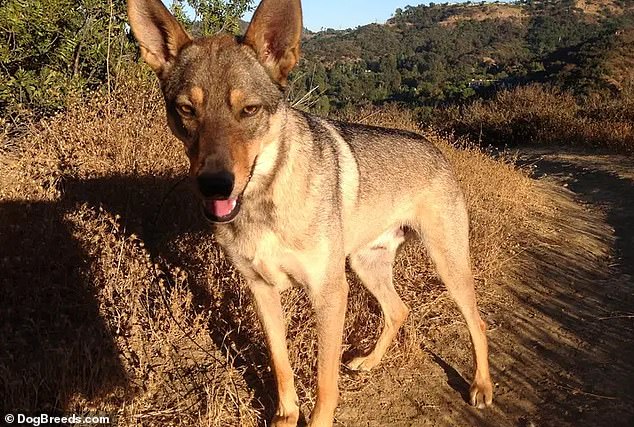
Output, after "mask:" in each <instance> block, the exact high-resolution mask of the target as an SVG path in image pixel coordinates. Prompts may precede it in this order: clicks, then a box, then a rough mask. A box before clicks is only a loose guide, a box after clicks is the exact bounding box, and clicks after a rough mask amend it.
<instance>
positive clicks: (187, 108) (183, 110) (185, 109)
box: [176, 104, 196, 119]
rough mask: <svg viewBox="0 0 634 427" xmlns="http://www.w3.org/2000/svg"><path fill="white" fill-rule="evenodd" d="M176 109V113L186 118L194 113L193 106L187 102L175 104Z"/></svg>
mask: <svg viewBox="0 0 634 427" xmlns="http://www.w3.org/2000/svg"><path fill="white" fill-rule="evenodd" d="M176 111H178V114H180V115H181V116H182V117H184V118H186V119H190V118H192V117H194V116H195V115H196V112H195V111H194V107H192V106H191V105H189V104H178V105H177V106H176Z"/></svg>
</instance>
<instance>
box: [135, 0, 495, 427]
mask: <svg viewBox="0 0 634 427" xmlns="http://www.w3.org/2000/svg"><path fill="white" fill-rule="evenodd" d="M128 16H129V19H130V25H131V28H132V32H133V33H134V36H135V37H136V39H137V40H138V42H139V45H140V49H141V55H142V57H143V59H144V60H145V62H146V63H147V64H149V66H150V67H151V68H152V69H153V70H154V71H155V72H156V74H157V76H158V78H159V81H160V85H161V89H162V92H163V95H164V98H165V105H166V112H167V121H168V124H169V127H170V129H171V131H172V132H173V133H174V135H175V136H176V137H177V138H178V139H180V140H181V141H182V142H183V143H184V146H185V151H186V154H187V156H188V158H189V163H190V174H191V176H192V178H193V179H194V180H195V182H196V185H197V188H198V191H199V193H200V196H201V202H202V206H203V211H204V214H205V216H206V217H207V219H208V220H209V221H211V222H212V223H214V233H215V235H216V238H217V240H218V242H219V243H220V245H221V246H222V248H223V250H224V251H225V253H226V254H227V256H228V257H229V258H230V259H231V261H232V263H233V264H234V265H235V267H236V268H237V270H238V271H239V272H240V273H241V274H242V276H243V277H244V278H245V281H246V282H247V283H248V288H249V290H250V292H251V293H252V296H253V300H254V303H255V307H256V311H257V314H258V316H259V319H260V322H261V324H262V328H263V330H264V332H265V336H266V342H267V346H268V349H269V353H270V362H271V367H272V370H273V372H274V375H275V382H276V386H277V393H278V396H277V397H278V403H277V408H276V412H275V415H274V418H273V421H272V425H274V426H295V425H296V424H297V422H298V419H299V404H298V397H297V393H296V391H295V385H294V379H293V371H292V368H291V365H290V362H289V357H288V351H287V347H286V330H285V324H284V317H283V312H282V306H281V303H280V293H281V292H282V291H284V290H285V289H287V288H289V287H290V286H301V287H302V288H303V289H304V290H305V291H306V293H307V295H308V296H309V298H310V301H311V304H312V306H313V309H314V313H315V316H316V325H317V326H316V327H317V339H318V354H317V390H316V394H317V398H316V403H315V407H314V409H313V411H312V414H311V416H310V424H309V425H311V426H330V425H332V423H333V418H334V412H335V409H336V406H337V400H338V396H339V389H338V385H337V381H338V375H339V367H340V363H341V348H342V337H343V326H344V317H345V313H346V304H347V295H348V284H347V282H346V260H348V261H349V265H350V267H351V268H352V270H353V271H354V272H355V273H356V274H357V275H358V276H359V278H360V279H361V281H362V283H363V284H364V286H365V287H366V288H367V289H368V291H369V292H370V293H371V294H372V295H373V296H374V297H375V298H376V299H377V300H378V302H379V304H380V307H381V310H382V312H383V316H384V326H383V329H382V331H381V334H380V336H379V338H378V341H377V343H376V345H375V347H374V349H373V350H372V351H371V352H370V353H369V354H367V355H365V356H362V357H357V358H354V359H353V360H351V361H350V362H349V363H348V367H349V368H351V369H355V370H369V369H372V368H373V367H375V366H377V364H378V363H379V362H380V360H381V358H382V356H383V355H384V353H385V352H386V350H387V349H388V347H389V346H390V343H391V341H392V340H393V338H394V337H395V335H396V334H397V331H398V329H399V328H400V326H401V325H402V324H403V322H404V321H405V318H406V317H407V315H408V311H409V310H408V308H407V306H406V305H405V304H404V303H403V301H402V300H401V299H400V298H399V296H398V294H397V293H396V291H395V289H394V286H393V283H392V264H393V261H394V257H395V254H396V251H397V249H398V247H399V246H400V245H401V244H402V243H403V241H404V240H405V233H404V230H413V231H415V232H416V233H417V234H418V235H419V236H420V237H421V238H422V240H423V242H424V244H425V246H426V248H427V250H428V253H429V255H430V257H431V258H432V260H433V262H434V264H435V266H436V269H437V272H438V274H439V276H440V278H441V279H442V281H443V283H444V284H445V285H446V287H447V288H448V289H449V292H450V294H451V296H452V297H453V299H454V300H455V302H456V303H457V306H458V307H459V309H460V311H461V313H462V315H463V316H464V318H465V320H466V323H467V327H468V330H469V333H470V336H471V341H472V346H473V355H474V362H475V378H474V380H473V382H472V385H471V388H470V403H471V404H472V405H475V406H477V407H484V406H487V405H490V404H491V402H492V398H493V386H492V383H491V379H490V375H489V365H488V350H487V339H486V326H485V323H484V322H483V321H482V319H481V318H480V315H479V313H478V309H477V306H476V298H475V292H474V280H473V275H472V271H471V261H470V255H469V237H468V236H469V224H468V222H469V220H468V215H467V209H466V205H465V201H464V196H463V193H462V191H461V189H460V187H459V184H458V182H457V180H456V178H455V176H454V174H453V173H452V170H451V168H450V167H449V165H448V162H447V160H446V159H445V158H444V157H443V155H442V154H441V153H440V151H439V150H438V149H437V148H436V147H435V146H434V145H433V144H432V143H430V142H429V141H427V140H426V139H424V138H423V137H422V136H420V135H418V134H414V133H408V132H404V131H398V130H389V129H382V128H377V127H370V126H363V125H358V124H346V123H341V122H336V121H331V120H326V119H323V118H319V117H315V116H312V115H309V114H307V113H304V112H301V111H298V110H295V109H293V108H292V107H290V106H289V105H288V104H287V102H286V95H285V89H286V88H287V86H288V76H289V73H290V72H291V70H292V69H293V68H294V67H295V65H296V64H297V62H298V60H299V56H300V40H301V33H302V10H301V4H300V0H262V2H261V3H260V5H259V6H258V8H257V10H256V12H255V14H254V16H253V20H252V22H251V23H250V25H249V27H248V29H247V31H246V33H245V35H244V36H243V37H235V36H230V35H226V34H225V35H216V36H213V37H204V38H197V39H193V38H192V37H190V36H189V35H188V34H187V32H186V31H185V30H184V29H183V27H182V26H181V25H180V24H179V23H178V21H177V20H176V19H175V18H174V17H173V16H172V15H171V14H170V12H169V11H168V10H167V9H166V8H165V6H164V5H163V4H162V3H161V1H160V0H128Z"/></svg>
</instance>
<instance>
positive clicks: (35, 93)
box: [0, 0, 129, 120]
mask: <svg viewBox="0 0 634 427" xmlns="http://www.w3.org/2000/svg"><path fill="white" fill-rule="evenodd" d="M125 21H126V17H125V0H5V1H3V2H1V3H0V34H2V36H0V64H2V66H1V67H0V116H3V117H5V118H9V119H10V120H17V117H18V116H21V115H24V114H28V113H33V114H35V116H36V117H41V116H43V115H47V114H50V113H53V112H55V111H58V110H60V109H62V108H63V107H64V105H65V103H66V100H67V99H68V97H69V96H70V95H73V94H75V95H77V94H81V92H83V91H84V90H86V89H94V88H97V87H99V86H100V85H102V84H103V83H104V82H107V81H109V78H110V74H111V72H112V71H113V70H112V68H113V67H114V66H116V64H118V63H119V60H120V56H121V55H122V54H123V53H125V52H128V51H129V50H128V49H126V46H127V44H128V39H127V35H126V30H125Z"/></svg>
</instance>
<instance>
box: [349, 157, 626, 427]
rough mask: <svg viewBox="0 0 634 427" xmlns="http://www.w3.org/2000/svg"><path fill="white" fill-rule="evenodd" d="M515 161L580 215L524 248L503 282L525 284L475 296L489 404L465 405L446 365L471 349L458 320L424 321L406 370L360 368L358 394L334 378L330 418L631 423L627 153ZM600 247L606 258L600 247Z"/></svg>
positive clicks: (460, 381) (460, 382)
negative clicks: (482, 327) (337, 388)
mask: <svg viewBox="0 0 634 427" xmlns="http://www.w3.org/2000/svg"><path fill="white" fill-rule="evenodd" d="M517 162H518V163H519V164H522V165H523V166H529V167H532V168H533V170H534V176H535V178H536V179H539V180H541V181H543V182H544V183H545V185H547V186H552V187H553V188H556V187H562V186H563V187H565V188H567V189H568V190H569V191H570V192H572V194H571V196H572V199H571V200H574V202H570V203H571V204H573V203H574V204H576V205H577V206H574V208H575V209H576V211H575V212H578V213H577V214H576V215H575V216H576V217H571V218H570V221H569V222H568V223H567V224H564V225H562V226H561V227H560V229H558V230H553V234H556V235H557V236H558V237H557V238H555V237H553V239H552V241H549V240H546V243H544V245H543V247H541V248H536V249H534V250H531V251H529V253H527V254H524V255H525V258H526V260H525V261H524V264H525V265H524V266H523V268H521V269H520V272H519V273H518V275H520V276H522V277H519V278H517V277H516V278H514V279H516V280H509V281H508V282H509V283H523V284H524V285H523V286H512V285H502V286H500V287H499V288H496V289H493V290H492V291H491V292H489V293H487V294H486V295H484V296H483V297H481V306H482V311H483V314H484V316H485V318H486V319H487V322H488V324H489V328H490V332H489V337H490V347H491V365H492V376H493V379H494V382H495V383H496V400H495V405H494V407H493V408H491V409H489V410H486V411H477V410H474V409H472V408H469V407H468V405H466V403H465V402H464V399H465V392H466V389H467V388H468V386H467V383H466V381H465V379H464V378H468V375H470V374H469V373H462V374H461V373H459V372H457V371H456V370H455V368H454V367H455V366H468V363H469V362H468V361H467V360H468V358H469V357H470V355H469V354H464V353H465V352H464V345H465V344H466V339H467V337H466V336H465V335H466V333H465V331H464V330H465V328H464V325H463V324H460V323H456V324H455V325H453V326H450V327H448V328H447V327H445V328H443V330H442V333H441V332H440V331H436V330H434V329H433V328H432V330H431V334H430V336H429V337H426V338H425V339H423V342H425V343H428V344H427V345H428V346H429V348H426V349H424V350H425V351H424V355H423V357H420V358H418V359H414V360H412V361H411V362H408V363H406V364H405V365H407V366H404V363H403V362H402V360H401V361H399V362H398V363H390V361H389V359H388V361H387V363H386V364H384V366H383V368H380V370H379V371H377V372H375V373H372V374H367V377H366V378H365V380H366V384H365V386H364V387H363V390H361V391H359V393H357V392H356V391H355V390H349V389H346V387H345V384H346V382H345V378H346V375H357V374H352V373H348V374H344V380H343V385H344V386H343V388H344V393H343V399H342V400H343V402H342V405H341V410H340V411H339V413H338V418H337V420H338V421H339V422H340V425H346V426H362V425H363V426H375V425H394V426H409V425H422V426H441V425H447V426H449V425H455V426H467V425H478V426H610V427H616V426H633V425H634V403H633V402H632V398H631V396H630V392H631V390H632V388H633V387H634V280H633V278H632V275H633V274H634V159H632V158H627V157H624V156H618V155H610V154H596V153H592V154H590V153H584V152H580V151H567V150H565V149H549V150H547V151H546V150H536V149H534V148H531V149H522V150H520V151H519V152H518V156H517ZM579 205H581V206H582V208H579ZM562 209H563V207H562ZM606 245H609V246H610V247H611V249H612V251H613V252H614V254H613V256H609V257H607V256H605V254H604V253H602V251H601V247H605V246H606ZM509 279H510V278H509ZM397 352H398V349H397ZM425 355H426V356H425ZM394 357H399V356H394ZM396 365H398V366H396ZM439 378H440V379H442V380H441V381H439ZM439 383H442V384H443V385H442V387H439ZM359 420H363V422H360V421H359Z"/></svg>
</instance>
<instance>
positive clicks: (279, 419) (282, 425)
mask: <svg viewBox="0 0 634 427" xmlns="http://www.w3.org/2000/svg"><path fill="white" fill-rule="evenodd" d="M298 420H299V411H298V412H297V413H296V414H288V415H275V416H274V417H273V421H271V426H272V427H295V426H297V421H298Z"/></svg>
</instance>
